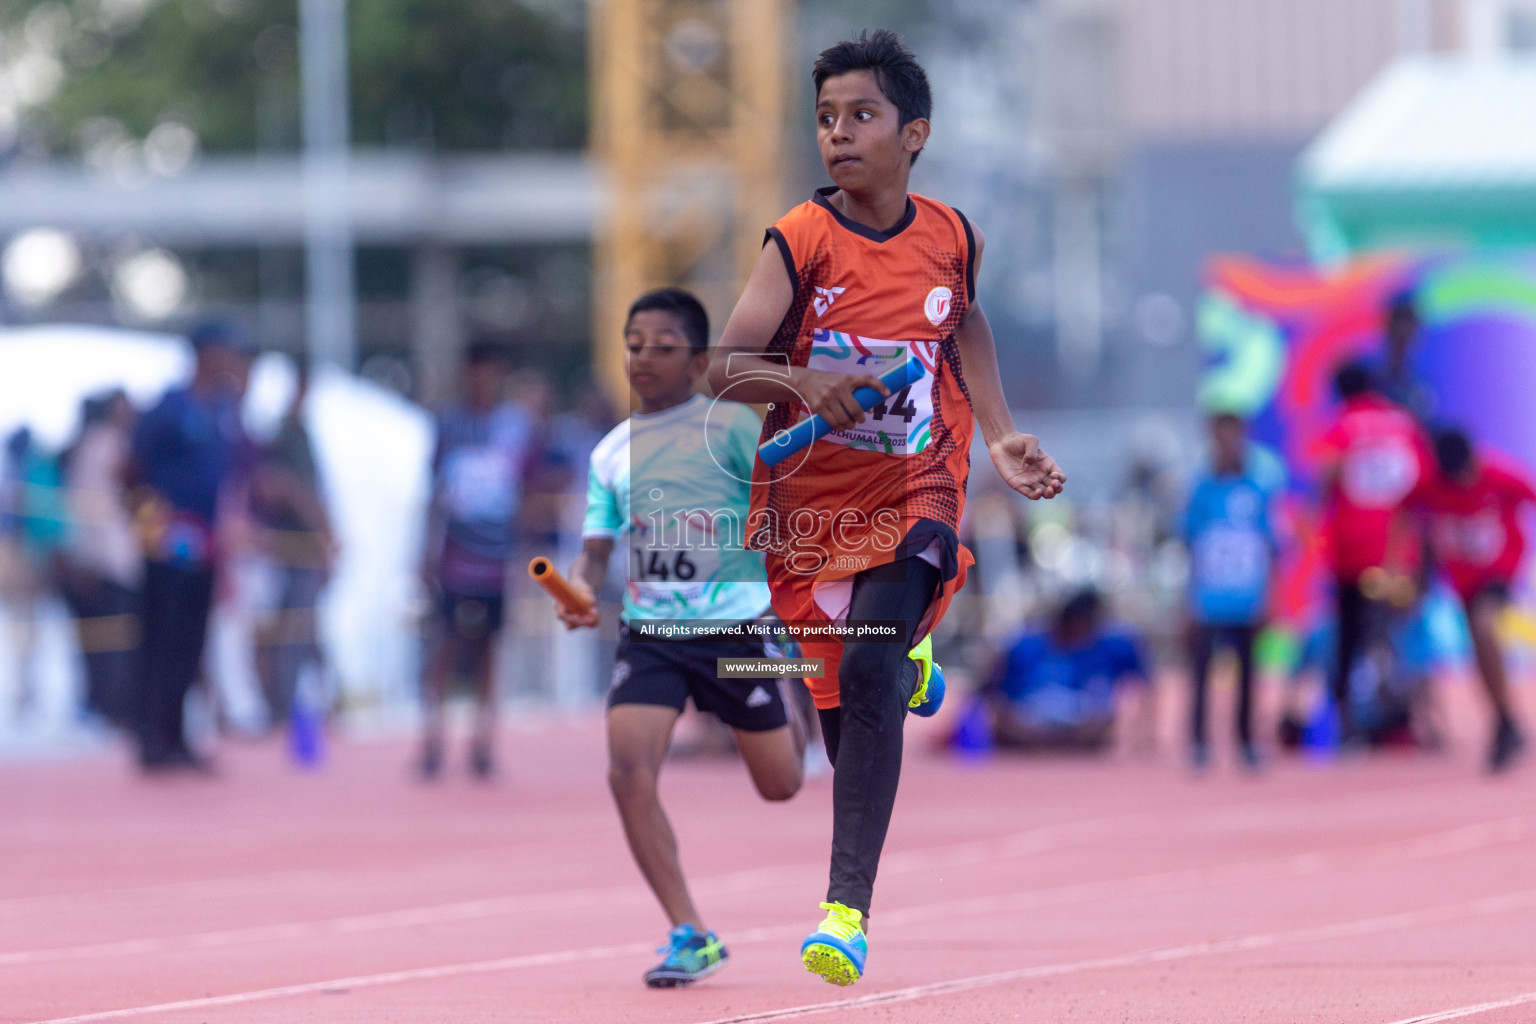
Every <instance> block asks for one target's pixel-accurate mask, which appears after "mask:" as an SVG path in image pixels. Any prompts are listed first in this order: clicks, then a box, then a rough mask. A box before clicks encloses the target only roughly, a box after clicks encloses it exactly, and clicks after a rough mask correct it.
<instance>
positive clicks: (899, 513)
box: [749, 187, 976, 707]
mask: <svg viewBox="0 0 1536 1024" xmlns="http://www.w3.org/2000/svg"><path fill="white" fill-rule="evenodd" d="M835 191H836V189H835V188H830V187H829V188H824V189H819V190H818V191H817V193H816V195H815V196H814V198H813V199H812V200H811V201H810V202H808V203H804V204H802V205H801V206H798V207H796V208H795V209H793V210H791V211H790V212H789V213H788V214H786V215H785V216H784V217H783V218H781V219H780V220H779V221H778V222H777V223H776V224H774V226H773V227H772V228H771V229H770V230H769V232H768V236H769V239H770V240H771V241H772V243H773V244H774V245H776V246H777V248H778V250H779V252H780V254H781V255H782V256H783V258H784V265H785V268H786V270H787V271H788V272H789V276H790V280H791V282H792V284H793V286H794V300H793V302H792V303H791V305H790V309H789V312H788V314H787V315H786V316H785V318H784V321H783V323H782V324H781V325H780V326H779V330H778V332H777V333H776V334H775V336H774V338H773V340H772V342H771V343H770V344H769V346H768V348H767V350H766V353H765V354H766V355H767V357H768V358H769V359H774V358H776V357H777V358H780V359H784V360H787V362H788V363H789V364H790V365H794V366H810V367H812V368H815V369H826V370H834V371H839V372H845V373H868V374H870V375H871V376H879V375H880V374H881V373H883V372H884V371H885V370H886V369H888V368H889V367H890V366H891V365H892V364H893V363H894V362H895V361H897V360H900V359H904V358H907V357H908V355H909V354H910V355H911V356H912V357H915V358H917V359H919V360H921V361H922V363H923V367H924V369H925V371H926V373H925V374H924V376H923V378H922V379H921V380H920V381H918V382H917V383H916V384H915V385H913V387H911V388H908V389H906V390H904V391H902V392H900V393H898V394H896V395H893V396H891V397H890V398H889V399H887V400H886V401H884V402H882V403H881V404H880V405H877V406H876V407H875V408H874V409H873V410H871V411H870V413H869V414H868V418H867V419H866V420H865V421H864V422H863V423H861V424H857V425H856V426H855V427H854V428H852V429H851V430H848V431H838V432H834V433H833V434H830V435H828V436H827V437H825V438H823V439H821V440H818V441H816V442H815V443H814V444H812V445H811V446H810V447H809V448H808V449H807V450H806V452H805V453H804V454H803V455H792V456H790V457H789V458H788V459H786V460H785V461H784V462H782V463H780V464H779V465H778V466H775V467H773V468H772V469H769V468H768V467H767V466H766V465H765V464H764V463H763V462H762V461H761V460H759V461H758V462H757V464H756V468H755V471H754V474H753V484H754V486H753V488H752V514H751V517H750V518H749V523H750V524H751V529H750V533H751V539H750V541H749V544H750V546H752V547H754V548H758V549H761V550H763V551H764V552H766V554H767V561H768V580H769V586H770V589H771V590H772V591H773V602H774V607H775V610H776V611H777V612H778V614H779V615H780V616H781V617H783V618H786V619H801V620H805V619H809V620H817V619H822V618H825V617H826V616H825V612H824V610H823V609H822V608H821V607H819V606H818V604H817V602H816V600H815V591H816V588H817V587H818V586H821V585H824V584H827V583H828V582H830V581H836V580H840V579H845V578H847V577H851V576H853V575H854V574H856V573H858V572H860V571H862V570H864V569H868V568H871V567H873V566H877V565H882V564H885V563H888V562H891V561H893V560H895V559H896V558H900V557H906V556H910V555H917V554H919V553H920V552H922V551H924V550H925V549H927V550H929V551H930V552H931V555H930V557H932V558H934V559H935V560H936V561H938V562H939V563H940V569H941V572H942V574H943V576H944V583H943V588H942V590H941V592H940V594H939V595H938V596H937V597H936V600H935V602H934V605H933V607H932V609H931V611H930V614H929V616H928V618H927V620H926V621H925V623H924V625H923V630H922V632H927V630H929V629H931V628H932V625H933V623H935V622H937V621H938V619H939V618H940V617H941V616H942V615H943V612H944V610H945V609H946V608H947V606H948V603H949V600H950V598H951V597H952V596H953V595H954V593H955V591H957V590H958V589H959V588H960V586H962V585H963V584H964V581H965V570H966V568H967V566H968V565H969V564H970V563H971V556H970V552H969V551H966V550H965V549H964V548H963V547H961V546H960V544H959V539H958V530H959V525H960V514H961V512H962V510H963V509H964V506H965V486H966V479H967V477H968V476H969V473H970V449H971V439H972V437H973V435H974V433H975V419H974V416H973V413H972V410H971V400H970V394H969V392H968V390H967V389H966V385H965V378H964V375H963V373H962V372H961V366H960V352H959V344H958V342H957V341H956V338H955V332H956V330H958V328H959V327H960V324H961V323H963V322H964V320H965V317H966V314H967V313H968V312H969V311H970V308H971V302H972V301H973V300H974V293H975V279H974V273H975V271H974V262H975V249H976V246H975V239H974V236H973V235H972V232H971V227H970V224H969V223H967V221H966V219H965V217H964V216H962V215H961V214H960V212H959V211H957V210H953V209H951V208H950V207H948V206H945V205H944V204H943V203H939V202H935V201H934V200H931V199H927V198H924V197H923V196H918V195H912V196H909V197H908V204H907V213H906V216H904V217H903V218H902V220H901V221H900V222H899V223H898V224H896V226H895V227H893V228H892V229H891V230H890V231H887V232H879V231H874V230H872V229H870V228H867V227H865V226H863V225H861V224H857V223H855V222H853V221H851V220H848V219H847V218H846V217H844V216H843V215H842V214H841V213H840V212H839V211H838V210H836V209H835V208H834V207H833V206H832V205H831V204H830V203H829V202H828V199H827V197H828V196H830V195H831V194H832V193H833V192H835ZM808 415H810V412H809V410H808V409H807V408H806V407H805V406H804V405H803V404H802V403H779V404H778V405H777V407H776V408H773V409H771V410H770V411H769V412H768V415H767V417H766V419H765V422H764V424H763V433H762V439H763V440H765V441H766V440H767V439H769V438H771V437H773V436H774V435H775V434H777V432H778V431H780V430H782V429H785V428H787V427H790V426H792V425H793V424H794V423H795V422H797V421H798V420H800V419H802V418H804V417H805V416H808ZM803 646H804V647H805V653H806V656H808V657H825V658H827V659H828V664H827V665H826V666H825V676H824V678H823V679H821V680H810V681H809V682H810V683H811V689H812V692H813V694H814V695H815V697H816V701H817V705H818V706H821V707H835V706H836V705H837V703H838V699H837V689H836V688H837V662H838V660H839V655H840V653H841V644H839V643H835V642H833V643H829V644H819V643H808V644H805V645H803Z"/></svg>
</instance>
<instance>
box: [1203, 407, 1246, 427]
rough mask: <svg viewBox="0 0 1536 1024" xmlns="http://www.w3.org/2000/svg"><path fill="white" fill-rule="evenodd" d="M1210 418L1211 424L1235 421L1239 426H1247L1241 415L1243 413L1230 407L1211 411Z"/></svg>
mask: <svg viewBox="0 0 1536 1024" xmlns="http://www.w3.org/2000/svg"><path fill="white" fill-rule="evenodd" d="M1210 420H1211V423H1212V424H1213V425H1217V424H1222V423H1235V424H1237V425H1238V426H1240V427H1247V426H1248V420H1247V419H1245V418H1244V417H1243V414H1242V413H1240V412H1237V411H1235V410H1232V409H1217V410H1216V411H1215V412H1213V413H1211V417H1210Z"/></svg>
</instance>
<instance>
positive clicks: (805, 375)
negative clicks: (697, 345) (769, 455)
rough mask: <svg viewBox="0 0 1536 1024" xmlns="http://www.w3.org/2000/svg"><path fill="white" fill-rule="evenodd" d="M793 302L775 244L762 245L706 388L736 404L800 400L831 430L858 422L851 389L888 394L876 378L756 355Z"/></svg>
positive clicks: (859, 414) (717, 351)
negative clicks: (868, 389) (808, 366)
mask: <svg viewBox="0 0 1536 1024" xmlns="http://www.w3.org/2000/svg"><path fill="white" fill-rule="evenodd" d="M794 298H795V293H794V286H793V284H792V283H791V282H790V279H789V271H788V270H786V269H785V267H784V260H783V258H782V257H781V256H780V255H779V249H778V246H776V245H765V246H763V251H762V252H761V253H759V254H758V257H757V263H756V265H754V266H753V268H752V274H751V276H750V277H748V278H747V286H746V288H744V289H743V290H742V293H741V298H740V299H738V300H737V302H736V308H735V309H734V310H733V311H732V312H731V318H730V319H729V320H728V321H726V324H725V330H724V332H722V333H721V335H720V344H719V345H718V346H717V347H716V349H715V353H714V358H713V361H712V362H711V364H710V368H709V386H710V389H711V390H713V391H714V393H715V394H716V395H722V394H724V393H725V391H726V389H727V388H729V389H730V392H731V395H730V397H731V400H732V401H736V402H762V403H766V402H798V401H802V400H803V401H804V402H805V404H806V405H808V406H809V407H810V409H811V411H812V412H814V413H816V414H817V415H819V416H821V417H822V418H823V419H825V420H826V421H827V422H828V423H830V424H831V425H832V427H833V429H835V430H846V429H848V428H849V427H851V426H853V425H854V424H855V423H862V422H863V421H864V418H865V413H864V410H863V409H862V408H860V407H859V403H858V401H857V400H856V399H855V398H854V397H853V392H854V390H855V389H856V388H861V387H872V388H874V389H875V390H877V391H879V392H880V393H881V394H883V395H887V396H888V395H890V393H891V391H890V388H887V387H886V386H885V385H884V384H882V383H880V380H879V378H877V377H871V376H869V375H867V374H851V373H829V372H827V371H825V370H811V369H807V368H806V367H803V366H785V365H784V363H782V362H774V361H773V360H770V359H765V358H763V357H762V355H761V354H760V353H762V352H763V351H764V350H766V349H767V348H768V343H769V342H770V341H772V340H773V336H774V334H775V333H776V332H777V331H778V329H779V325H780V324H782V323H783V322H784V317H785V316H786V315H787V314H788V313H789V307H790V304H791V303H792V302H794Z"/></svg>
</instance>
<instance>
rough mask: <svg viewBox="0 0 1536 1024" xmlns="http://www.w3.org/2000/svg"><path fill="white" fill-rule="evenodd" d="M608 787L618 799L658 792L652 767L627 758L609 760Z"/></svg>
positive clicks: (631, 798)
mask: <svg viewBox="0 0 1536 1024" xmlns="http://www.w3.org/2000/svg"><path fill="white" fill-rule="evenodd" d="M608 789H609V790H610V791H611V792H612V793H613V796H614V799H616V800H633V799H635V798H636V797H639V796H645V795H647V794H651V793H655V792H656V773H655V771H653V770H652V769H651V768H650V767H648V766H646V765H643V764H640V763H639V762H636V761H631V760H629V759H627V758H613V759H611V760H610V761H609V762H608Z"/></svg>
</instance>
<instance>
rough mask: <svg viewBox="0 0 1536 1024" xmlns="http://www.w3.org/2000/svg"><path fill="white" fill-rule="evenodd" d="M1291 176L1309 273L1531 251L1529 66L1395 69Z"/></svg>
mask: <svg viewBox="0 0 1536 1024" xmlns="http://www.w3.org/2000/svg"><path fill="white" fill-rule="evenodd" d="M1296 172H1297V173H1296V177H1297V218H1298V222H1299V225H1300V227H1301V231H1302V234H1303V235H1304V237H1305V238H1306V240H1307V246H1308V248H1309V250H1310V251H1311V254H1312V257H1313V259H1314V260H1317V261H1318V262H1320V263H1324V264H1332V263H1337V262H1339V261H1342V260H1344V259H1346V258H1348V257H1350V256H1351V255H1354V254H1356V253H1358V252H1360V251H1362V250H1382V249H1399V250H1401V249H1409V250H1427V249H1435V250H1445V249H1467V248H1509V247H1536V57H1531V56H1524V55H1510V54H1504V55H1496V56H1470V55H1456V56H1444V55H1439V56H1432V57H1431V56H1415V57H1403V58H1399V59H1398V60H1396V61H1394V62H1393V63H1392V64H1391V65H1389V66H1388V67H1387V68H1386V69H1385V70H1383V71H1382V72H1381V73H1380V74H1379V75H1377V77H1376V78H1375V79H1374V80H1373V81H1372V82H1371V83H1370V84H1369V85H1367V86H1366V87H1365V89H1364V90H1362V91H1361V93H1360V94H1359V95H1358V96H1356V97H1355V99H1354V100H1353V101H1352V102H1351V103H1350V104H1349V106H1348V107H1346V108H1345V109H1344V111H1343V113H1341V114H1340V115H1339V116H1338V117H1337V118H1335V119H1334V121H1333V123H1332V124H1330V125H1329V126H1328V127H1327V128H1326V129H1325V130H1324V131H1323V133H1322V134H1321V135H1320V136H1318V138H1317V139H1316V140H1314V141H1313V143H1312V144H1311V145H1310V146H1309V147H1308V148H1307V150H1306V151H1305V152H1304V153H1303V154H1302V155H1301V158H1300V160H1299V161H1298V163H1297V169H1296Z"/></svg>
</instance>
